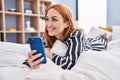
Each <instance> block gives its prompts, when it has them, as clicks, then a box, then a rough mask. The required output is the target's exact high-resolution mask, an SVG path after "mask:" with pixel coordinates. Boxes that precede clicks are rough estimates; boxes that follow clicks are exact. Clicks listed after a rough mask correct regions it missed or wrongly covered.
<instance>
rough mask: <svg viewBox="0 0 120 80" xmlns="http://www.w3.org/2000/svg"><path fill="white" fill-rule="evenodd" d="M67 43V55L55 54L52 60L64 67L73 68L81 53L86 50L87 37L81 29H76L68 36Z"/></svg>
mask: <svg viewBox="0 0 120 80" xmlns="http://www.w3.org/2000/svg"><path fill="white" fill-rule="evenodd" d="M65 43H66V44H67V46H68V49H67V52H66V54H65V56H59V55H56V54H53V56H52V61H53V62H54V63H56V64H57V65H60V66H61V67H62V68H63V69H71V68H72V67H73V66H74V65H75V63H76V62H77V60H78V58H79V56H80V53H82V52H83V50H84V47H85V39H84V37H83V35H82V34H81V32H80V31H75V32H74V33H72V34H71V35H70V36H69V37H68V39H67V40H66V41H65Z"/></svg>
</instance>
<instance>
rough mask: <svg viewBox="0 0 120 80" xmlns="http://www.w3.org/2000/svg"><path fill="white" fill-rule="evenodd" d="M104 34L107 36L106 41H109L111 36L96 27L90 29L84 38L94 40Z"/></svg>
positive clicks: (109, 33)
mask: <svg viewBox="0 0 120 80" xmlns="http://www.w3.org/2000/svg"><path fill="white" fill-rule="evenodd" d="M104 33H106V34H107V38H108V40H111V35H112V33H111V32H109V31H107V30H103V29H100V28H97V27H91V29H90V31H89V32H88V33H87V35H86V38H96V37H97V36H99V35H104Z"/></svg>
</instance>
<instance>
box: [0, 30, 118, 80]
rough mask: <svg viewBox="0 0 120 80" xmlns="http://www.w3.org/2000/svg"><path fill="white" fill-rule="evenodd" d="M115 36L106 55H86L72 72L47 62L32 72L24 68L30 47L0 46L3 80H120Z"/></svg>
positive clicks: (12, 44) (0, 68)
mask: <svg viewBox="0 0 120 80" xmlns="http://www.w3.org/2000/svg"><path fill="white" fill-rule="evenodd" d="M92 30H93V29H92ZM117 30H118V29H117ZM93 32H94V31H93ZM115 33H117V35H115ZM115 33H114V34H111V35H112V36H114V37H112V40H111V41H109V43H108V47H107V50H106V51H101V52H97V51H87V52H83V53H82V54H81V56H80V58H79V60H78V62H77V64H76V65H75V66H74V67H73V68H72V70H70V71H69V70H63V69H61V67H60V66H57V65H55V64H54V63H53V62H52V61H51V60H49V59H48V58H47V64H46V65H41V67H40V68H39V69H34V70H31V69H30V68H29V67H27V66H26V65H23V64H22V62H23V61H24V60H26V59H27V53H28V51H29V50H30V47H29V45H28V44H24V45H23V44H17V43H10V42H0V80H120V38H119V36H118V34H120V32H119V31H118V32H115ZM89 36H90V35H89ZM92 36H93V35H92ZM94 36H95V35H94ZM117 36H118V37H117Z"/></svg>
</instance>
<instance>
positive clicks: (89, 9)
mask: <svg viewBox="0 0 120 80" xmlns="http://www.w3.org/2000/svg"><path fill="white" fill-rule="evenodd" d="M78 10H79V11H78V14H79V21H78V23H79V24H78V25H79V27H82V28H84V29H85V30H86V32H88V31H89V29H90V27H91V26H95V27H98V26H104V27H106V19H107V0H78Z"/></svg>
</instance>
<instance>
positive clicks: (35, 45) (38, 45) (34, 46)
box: [28, 36, 47, 64]
mask: <svg viewBox="0 0 120 80" xmlns="http://www.w3.org/2000/svg"><path fill="white" fill-rule="evenodd" d="M28 43H29V44H30V48H31V50H37V52H36V53H34V54H33V55H36V54H39V53H41V54H42V56H41V57H44V60H43V61H42V62H41V63H40V64H45V63H46V62H47V60H46V54H45V51H44V44H43V40H42V38H41V37H37V36H31V37H29V38H28ZM41 57H39V58H41ZM39 58H37V59H35V60H34V61H36V60H38V59H39Z"/></svg>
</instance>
